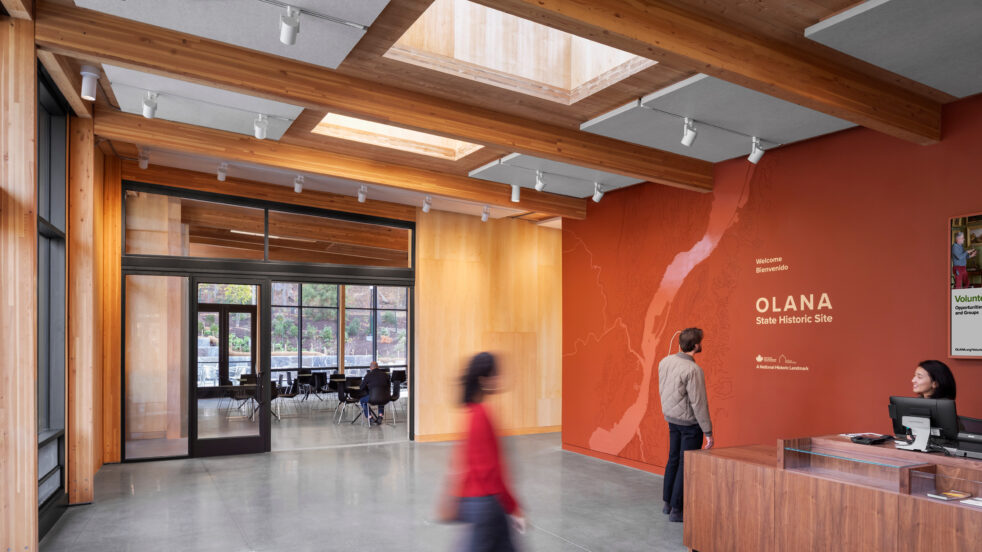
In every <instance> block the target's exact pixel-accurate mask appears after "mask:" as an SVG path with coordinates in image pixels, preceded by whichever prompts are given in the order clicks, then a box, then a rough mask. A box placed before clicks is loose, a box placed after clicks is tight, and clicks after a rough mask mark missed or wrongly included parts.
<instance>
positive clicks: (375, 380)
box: [361, 362, 392, 425]
mask: <svg viewBox="0 0 982 552" xmlns="http://www.w3.org/2000/svg"><path fill="white" fill-rule="evenodd" d="M391 385H392V382H391V381H390V380H389V374H387V373H385V372H383V371H382V370H379V369H378V363H377V362H372V363H371V364H370V365H369V367H368V373H367V374H365V377H364V379H362V380H361V388H362V390H363V391H365V396H364V397H362V398H361V409H362V412H363V413H364V414H365V419H367V420H368V425H372V424H373V423H375V424H381V423H382V416H384V415H385V403H387V402H389V396H390V391H389V387H390V386H391ZM369 403H372V404H376V405H378V415H377V416H376V415H374V414H372V412H371V411H370V410H368V404H369Z"/></svg>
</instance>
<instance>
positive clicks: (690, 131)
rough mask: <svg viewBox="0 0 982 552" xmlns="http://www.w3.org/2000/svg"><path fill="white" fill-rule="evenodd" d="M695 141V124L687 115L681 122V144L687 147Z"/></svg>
mask: <svg viewBox="0 0 982 552" xmlns="http://www.w3.org/2000/svg"><path fill="white" fill-rule="evenodd" d="M695 141H696V124H695V123H694V122H692V119H690V118H689V117H686V118H685V122H684V123H682V145H683V146H685V147H689V146H691V145H692V143H693V142H695Z"/></svg>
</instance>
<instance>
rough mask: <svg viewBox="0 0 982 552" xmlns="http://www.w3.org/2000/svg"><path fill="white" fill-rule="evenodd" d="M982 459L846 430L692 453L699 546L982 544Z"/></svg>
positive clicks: (688, 475) (711, 551)
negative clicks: (943, 497) (857, 438)
mask: <svg viewBox="0 0 982 552" xmlns="http://www.w3.org/2000/svg"><path fill="white" fill-rule="evenodd" d="M949 489H956V490H962V491H967V492H970V493H972V494H973V495H975V496H976V497H978V496H982V461H979V460H972V459H967V458H955V457H949V456H944V455H940V454H927V453H922V452H911V451H905V450H897V449H896V448H894V446H893V442H892V441H891V442H889V443H887V444H884V445H876V446H868V445H858V444H855V443H852V442H850V441H849V440H848V439H847V438H845V437H841V436H837V435H836V436H826V437H810V438H803V439H791V440H779V441H778V444H777V446H776V447H775V446H769V445H752V446H744V447H731V448H722V449H712V450H696V451H689V452H686V453H685V523H684V527H683V530H684V537H683V542H684V543H685V545H686V546H687V547H689V549H690V550H698V551H699V552H716V551H724V550H748V551H771V550H773V551H788V550H790V551H806V550H807V551H811V550H836V551H847V550H858V551H864V552H865V551H872V550H876V551H888V552H892V551H908V550H909V551H924V550H939V551H940V550H943V551H946V552H947V551H961V550H964V551H968V550H972V551H979V550H982V508H977V507H972V506H967V505H963V504H960V503H958V502H943V501H940V500H937V499H933V498H928V497H927V493H928V492H935V491H936V490H937V491H944V490H949Z"/></svg>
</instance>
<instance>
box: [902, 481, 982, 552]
mask: <svg viewBox="0 0 982 552" xmlns="http://www.w3.org/2000/svg"><path fill="white" fill-rule="evenodd" d="M898 515H899V525H900V527H904V528H905V529H906V531H905V535H904V538H901V539H899V540H898V543H897V550H898V551H900V552H920V551H922V550H946V551H948V550H950V551H951V552H972V551H977V550H978V549H979V543H980V542H982V512H980V511H979V509H978V508H973V507H971V506H962V505H960V504H952V503H947V502H939V501H937V500H933V499H930V498H924V497H917V496H904V495H901V496H900V506H899V512H898Z"/></svg>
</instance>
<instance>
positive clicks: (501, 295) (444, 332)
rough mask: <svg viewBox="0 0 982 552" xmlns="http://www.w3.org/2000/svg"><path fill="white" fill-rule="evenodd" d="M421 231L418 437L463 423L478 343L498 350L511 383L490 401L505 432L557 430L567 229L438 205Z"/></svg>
mask: <svg viewBox="0 0 982 552" xmlns="http://www.w3.org/2000/svg"><path fill="white" fill-rule="evenodd" d="M416 232H417V238H416V244H417V259H416V267H417V268H416V290H415V292H416V305H417V306H416V327H415V329H414V331H415V332H416V369H415V377H416V378H417V381H416V382H415V387H414V389H415V393H416V394H417V397H418V398H417V403H416V404H417V405H418V408H417V409H416V437H417V439H418V440H420V441H433V440H444V439H449V438H452V437H453V436H455V435H456V434H457V433H458V432H459V431H460V427H459V422H460V417H459V415H460V409H459V405H460V395H461V391H460V384H459V380H460V376H461V374H462V370H463V369H464V366H465V364H466V363H467V361H468V360H469V359H470V357H471V356H473V355H474V354H476V353H478V352H481V351H490V352H494V353H496V354H497V355H498V360H499V361H500V363H501V368H502V374H503V376H504V381H505V382H506V386H505V388H506V390H505V391H504V392H503V393H501V394H499V395H494V396H492V397H490V398H489V399H488V400H489V404H490V405H491V407H492V409H493V413H494V416H495V420H496V422H497V425H498V428H499V430H501V431H502V432H504V433H535V432H546V431H558V430H559V426H560V423H561V387H562V357H561V350H560V349H561V343H560V340H561V337H562V305H561V304H562V280H561V271H562V263H561V256H562V252H561V241H562V240H561V232H560V231H559V230H554V229H550V228H542V227H538V226H535V225H532V224H529V223H527V222H523V221H519V220H512V219H499V220H493V221H489V222H486V223H482V222H480V219H477V218H475V217H471V216H466V215H458V214H452V213H445V212H437V211H432V212H430V213H429V214H428V215H427V216H425V217H421V218H420V220H419V222H418V223H417V227H416Z"/></svg>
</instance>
